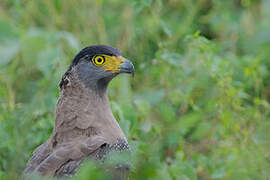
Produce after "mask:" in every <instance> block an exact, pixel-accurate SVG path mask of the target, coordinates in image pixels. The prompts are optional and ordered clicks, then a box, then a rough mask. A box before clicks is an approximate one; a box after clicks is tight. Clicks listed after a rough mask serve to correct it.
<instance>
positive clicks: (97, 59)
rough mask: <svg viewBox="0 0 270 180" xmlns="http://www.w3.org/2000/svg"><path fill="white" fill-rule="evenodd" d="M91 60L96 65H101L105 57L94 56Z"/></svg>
mask: <svg viewBox="0 0 270 180" xmlns="http://www.w3.org/2000/svg"><path fill="white" fill-rule="evenodd" d="M92 61H93V63H94V64H95V65H96V66H101V65H103V64H104V63H105V61H106V57H104V56H94V57H93V59H92Z"/></svg>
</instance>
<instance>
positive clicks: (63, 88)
mask: <svg viewBox="0 0 270 180" xmlns="http://www.w3.org/2000/svg"><path fill="white" fill-rule="evenodd" d="M120 73H131V74H134V66H133V64H132V63H131V62H130V61H129V60H127V59H125V58H124V57H123V56H122V55H121V52H120V51H119V50H118V49H116V48H113V47H110V46H106V45H94V46H89V47H86V48H84V49H82V50H81V51H80V52H79V53H78V54H77V55H76V56H75V58H74V60H73V61H72V64H71V65H70V67H69V69H68V70H67V71H66V73H65V74H64V75H63V77H62V79H61V81H60V83H59V88H60V97H59V99H58V102H57V105H56V111H55V124H54V129H53V132H52V135H51V137H50V138H49V139H48V140H47V141H46V142H45V143H44V144H42V145H40V146H39V147H38V148H37V149H36V150H35V151H34V153H33V156H32V158H31V159H30V160H29V162H28V164H27V167H26V169H25V170H24V172H25V173H38V174H41V175H49V176H54V177H65V176H71V175H73V174H74V173H75V172H76V170H77V169H78V167H79V166H80V164H81V163H82V161H83V160H84V159H86V158H93V159H97V160H102V159H103V158H104V157H105V156H106V154H107V153H108V152H109V151H116V152H117V151H118V152H119V151H123V150H124V151H125V150H127V151H129V150H130V148H129V145H128V142H127V139H126V137H125V135H124V133H123V132H122V130H121V128H120V126H119V124H118V123H117V121H116V120H115V118H114V116H113V113H112V111H111V108H110V104H109V100H108V96H107V87H108V84H109V82H110V81H111V80H112V79H113V78H114V77H115V76H117V75H118V74H120ZM115 169H117V168H115ZM128 169H129V168H125V171H128ZM121 171H123V170H119V172H121ZM121 173H122V172H121ZM122 174H123V173H122ZM124 174H126V173H124ZM119 176H123V175H119ZM125 176H126V175H125ZM118 179H122V178H118Z"/></svg>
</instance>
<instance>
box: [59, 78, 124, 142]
mask: <svg viewBox="0 0 270 180" xmlns="http://www.w3.org/2000/svg"><path fill="white" fill-rule="evenodd" d="M69 81H70V82H69V83H68V84H67V85H66V87H64V88H62V90H61V92H60V97H59V100H58V103H57V107H56V120H55V128H54V131H65V130H63V128H66V129H67V131H68V133H72V131H75V129H76V130H82V131H83V130H87V129H89V131H91V132H89V133H90V134H91V133H93V134H95V135H96V134H98V135H101V136H103V137H105V138H107V139H108V141H111V142H114V141H116V140H117V138H125V136H124V134H123V132H122V130H121V129H120V127H119V125H118V123H117V121H116V120H115V118H114V116H113V114H112V111H111V108H110V104H109V100H108V96H107V91H106V89H103V90H102V91H98V89H96V87H94V88H90V87H87V86H86V85H85V84H84V83H83V82H82V81H81V80H80V79H79V77H78V76H76V74H75V75H72V76H70V77H69ZM67 126H68V127H67Z"/></svg>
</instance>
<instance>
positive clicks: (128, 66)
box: [120, 59, 135, 77]
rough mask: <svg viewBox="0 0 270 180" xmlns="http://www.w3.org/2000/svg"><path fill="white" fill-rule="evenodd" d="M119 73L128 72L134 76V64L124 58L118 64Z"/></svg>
mask: <svg viewBox="0 0 270 180" xmlns="http://www.w3.org/2000/svg"><path fill="white" fill-rule="evenodd" d="M120 73H130V74H132V77H134V74H135V70H134V65H133V64H132V62H131V61H129V60H127V59H125V60H124V62H123V63H122V64H121V66H120Z"/></svg>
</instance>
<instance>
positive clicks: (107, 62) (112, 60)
mask: <svg viewBox="0 0 270 180" xmlns="http://www.w3.org/2000/svg"><path fill="white" fill-rule="evenodd" d="M92 62H93V63H94V64H95V65H96V66H100V67H102V68H104V70H106V71H113V72H118V71H119V69H120V66H121V64H122V63H123V62H124V58H123V57H122V56H119V57H116V56H108V55H97V56H94V57H93V59H92Z"/></svg>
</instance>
